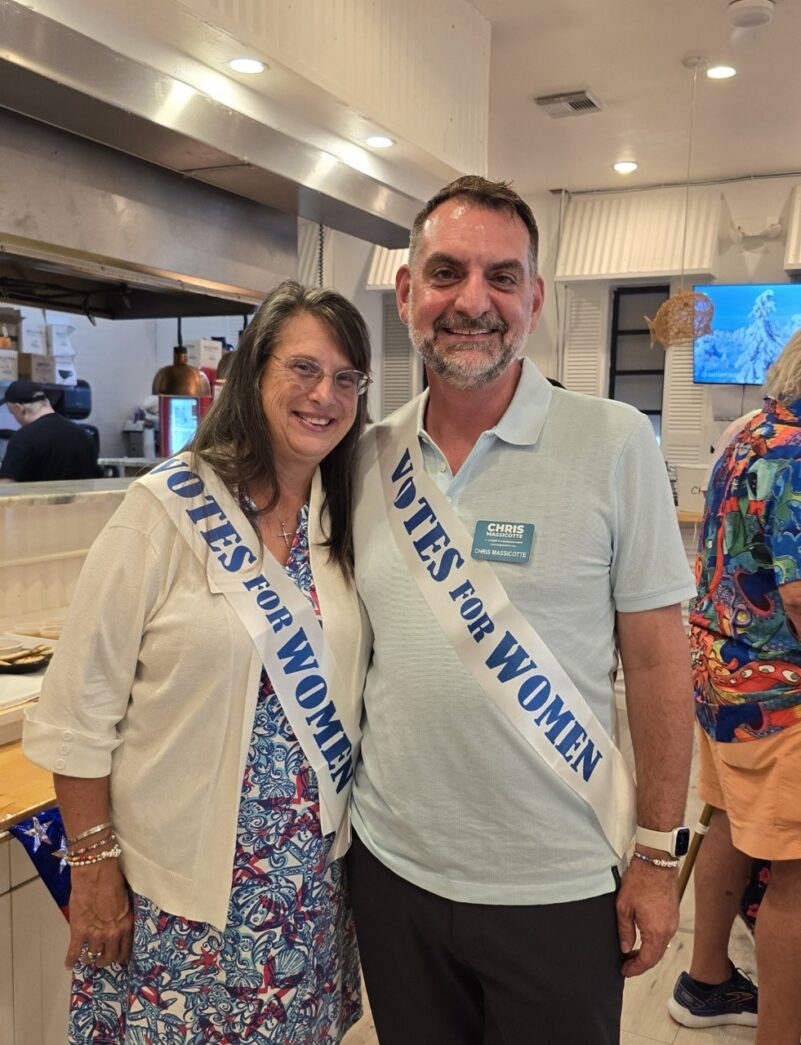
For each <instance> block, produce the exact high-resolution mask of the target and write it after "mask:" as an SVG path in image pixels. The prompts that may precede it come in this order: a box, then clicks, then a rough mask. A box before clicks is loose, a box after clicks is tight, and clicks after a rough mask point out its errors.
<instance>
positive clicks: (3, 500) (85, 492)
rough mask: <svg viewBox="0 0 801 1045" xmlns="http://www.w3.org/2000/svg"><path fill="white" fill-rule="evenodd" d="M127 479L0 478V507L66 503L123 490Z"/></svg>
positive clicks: (127, 482)
mask: <svg viewBox="0 0 801 1045" xmlns="http://www.w3.org/2000/svg"><path fill="white" fill-rule="evenodd" d="M130 483H131V480H130V479H129V478H122V479H75V480H69V481H68V480H60V481H58V482H52V483H6V482H3V481H2V480H0V508H5V507H14V508H27V507H37V508H38V507H42V506H44V505H47V504H69V503H71V502H72V501H75V500H77V499H79V498H80V499H94V498H96V497H101V496H104V495H106V494H109V493H119V492H120V491H124V490H127V489H128V487H129V485H130Z"/></svg>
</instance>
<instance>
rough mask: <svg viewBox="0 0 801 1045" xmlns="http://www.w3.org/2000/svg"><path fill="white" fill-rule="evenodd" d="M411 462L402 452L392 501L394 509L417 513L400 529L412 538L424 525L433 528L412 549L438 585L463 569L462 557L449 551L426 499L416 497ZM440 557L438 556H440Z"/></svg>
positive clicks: (418, 535) (437, 521)
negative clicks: (398, 484) (410, 508)
mask: <svg viewBox="0 0 801 1045" xmlns="http://www.w3.org/2000/svg"><path fill="white" fill-rule="evenodd" d="M412 470H413V465H412V458H411V453H410V452H409V450H408V448H407V449H406V450H404V451H403V454H402V455H401V458H400V460H399V461H398V463H397V465H396V466H395V469H394V471H393V472H392V481H393V483H397V482H398V481H399V480H402V482H401V485H400V486H399V487H398V489H397V491H396V493H395V497H394V500H393V502H392V503H393V506H394V507H395V508H398V509H400V510H401V511H404V510H405V509H406V508H409V507H411V506H412V505H415V506H416V510H415V511H414V512H413V514H412V515H411V516H409V518H408V519H404V521H403V527H404V529H405V530H406V532H407V533H408V534H409V535H410V536H411V535H412V534H413V533H415V532H416V531H418V530H419V529H420V527H421V526H423V524H424V523H431V524H432V525H431V526H430V527H428V528H427V529H425V530H423V532H421V533H417V535H416V536H415V538H414V540H413V541H412V545H413V547H414V550H415V551H416V552H417V554H418V555H419V557H420V560H421V561H422V562H424V563H425V564H426V570H427V571H428V573H429V575H430V576H431V578H432V579H433V580H435V581H437V582H442V581H444V580H445V579H446V578H447V577H448V576H449V575H450V573H451V571H452V570H458V569H461V567H462V566H464V557H463V556H462V554H461V553H460V552H459V551H458V549H456V548H451V547H449V545H450V543H451V539H450V537H449V536H448V534H447V533H446V532H445V528H444V527H443V525H442V523H440V522H439V520H438V519H437V516H436V513H435V512H434V510H433V508H432V507H431V505H430V504H429V503H428V501H427V500H426V498H425V497H418V496H417V488H416V487H415V485H414V478H413V476H412V474H411V473H412ZM440 553H441V554H440Z"/></svg>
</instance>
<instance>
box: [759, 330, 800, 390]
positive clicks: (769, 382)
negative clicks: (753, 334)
mask: <svg viewBox="0 0 801 1045" xmlns="http://www.w3.org/2000/svg"><path fill="white" fill-rule="evenodd" d="M765 392H766V394H767V395H769V396H770V398H771V399H778V400H779V402H782V403H793V402H795V400H796V399H801V330H797V331H796V332H795V334H793V336H792V337H791V338H790V340H789V341H788V342H787V344H786V345H785V346H784V348H783V349H782V352H781V355H780V356H779V358H778V359H777V360H776V362H775V363H774V364H773V365H772V366H771V367H770V368H769V369H768V374H767V377H766V379H765Z"/></svg>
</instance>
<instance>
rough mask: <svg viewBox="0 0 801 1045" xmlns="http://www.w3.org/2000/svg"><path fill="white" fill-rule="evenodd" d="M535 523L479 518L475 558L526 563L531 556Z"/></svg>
mask: <svg viewBox="0 0 801 1045" xmlns="http://www.w3.org/2000/svg"><path fill="white" fill-rule="evenodd" d="M533 541H534V523H519V522H490V521H489V520H487V519H479V520H478V522H477V523H476V529H475V532H474V534H473V549H472V552H471V555H472V557H473V558H474V559H489V560H490V561H492V562H517V563H526V562H528V560H529V558H530V557H531V545H532V543H533Z"/></svg>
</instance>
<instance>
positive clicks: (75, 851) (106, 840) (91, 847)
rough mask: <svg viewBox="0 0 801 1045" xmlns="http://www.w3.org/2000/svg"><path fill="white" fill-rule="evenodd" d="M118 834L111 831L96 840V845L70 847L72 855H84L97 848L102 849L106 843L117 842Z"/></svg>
mask: <svg viewBox="0 0 801 1045" xmlns="http://www.w3.org/2000/svg"><path fill="white" fill-rule="evenodd" d="M116 841H117V836H116V835H115V834H114V832H113V831H111V832H110V833H109V834H107V835H106V837H105V838H101V839H100V841H99V842H95V843H94V845H85V846H83V847H82V848H81V849H69V850H68V852H69V855H70V856H83V855H84V853H91V852H92V851H93V850H95V849H102V848H103V846H104V845H109V844H110V843H113V842H116Z"/></svg>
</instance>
